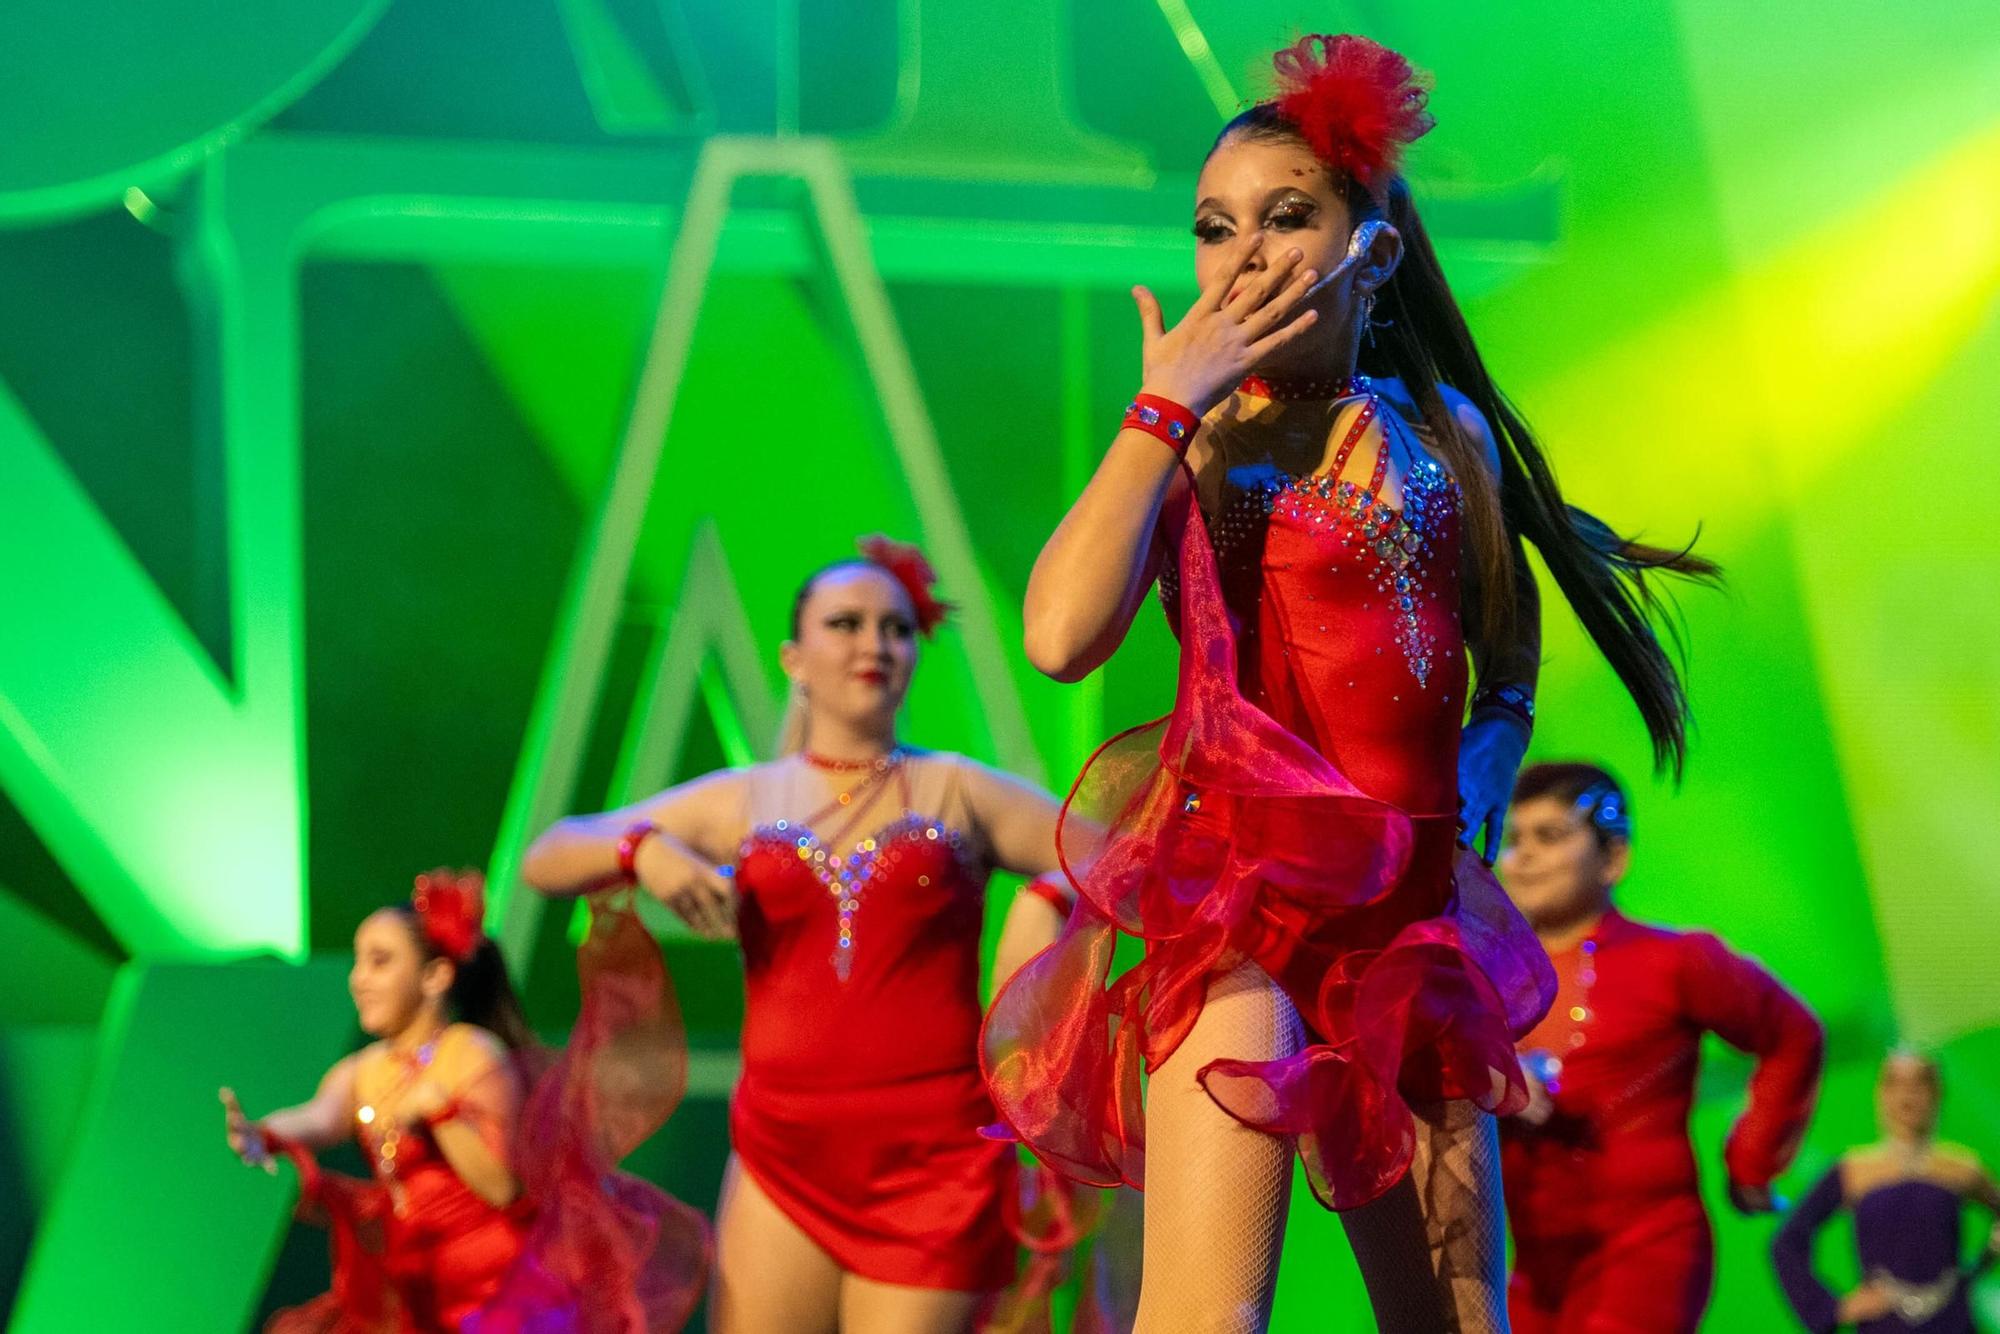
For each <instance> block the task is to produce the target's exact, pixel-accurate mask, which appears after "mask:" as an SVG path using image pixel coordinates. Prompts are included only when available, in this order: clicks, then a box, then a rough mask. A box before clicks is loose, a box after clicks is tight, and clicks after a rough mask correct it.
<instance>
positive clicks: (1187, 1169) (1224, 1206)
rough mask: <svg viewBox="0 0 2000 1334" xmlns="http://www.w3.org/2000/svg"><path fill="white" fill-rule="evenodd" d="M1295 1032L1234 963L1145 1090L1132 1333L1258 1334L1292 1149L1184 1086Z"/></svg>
mask: <svg viewBox="0 0 2000 1334" xmlns="http://www.w3.org/2000/svg"><path fill="white" fill-rule="evenodd" d="M1303 1040H1304V1026H1303V1025H1301V1024H1300V1022H1299V1017H1298V1014H1297V1012H1296V1011H1294V1010H1293V1009H1292V1005H1291V1002H1290V1001H1288V1000H1286V999H1285V996H1284V993H1283V992H1281V991H1279V990H1278V988H1277V987H1276V986H1274V985H1272V983H1271V980H1270V979H1269V978H1268V977H1266V976H1265V975H1264V972H1263V970H1262V969H1260V968H1258V967H1256V965H1254V964H1244V965H1242V966H1240V967H1238V968H1236V969H1235V970H1234V971H1232V972H1229V973H1225V974H1223V975H1222V976H1220V977H1218V978H1216V979H1215V980H1214V981H1212V982H1211V983H1210V984H1209V989H1208V1000H1207V1003H1206V1004H1205V1005H1203V1007H1202V1011H1201V1016H1200V1018H1198V1019H1197V1020H1195V1025H1194V1028H1193V1029H1192V1030H1191V1031H1190V1032H1189V1033H1188V1035H1187V1038H1186V1039H1185V1040H1184V1041H1182V1043H1181V1045H1180V1048H1179V1049H1178V1050H1177V1051H1175V1052H1174V1054H1173V1055H1172V1056H1171V1057H1169V1058H1168V1059H1167V1060H1166V1061H1165V1062H1163V1063H1162V1064H1161V1065H1160V1067H1159V1069H1157V1070H1155V1071H1154V1072H1153V1075H1152V1078H1151V1080H1150V1081H1149V1082H1148V1085H1147V1091H1146V1236H1145V1252H1144V1254H1145V1259H1144V1261H1143V1265H1142V1273H1143V1279H1142V1281H1141V1287H1140V1294H1139V1320H1138V1323H1137V1324H1136V1325H1135V1326H1133V1332H1134V1334H1262V1332H1263V1330H1264V1328H1265V1327H1266V1325H1267V1324H1268V1323H1269V1321H1270V1317H1271V1294H1272V1291H1273V1289H1274V1288H1275V1287H1276V1285H1277V1277H1278V1250H1279V1247H1280V1246H1281V1245H1282V1243H1283V1242H1284V1236H1285V1211H1286V1208H1287V1207H1288V1205H1289V1204H1290V1200H1291V1192H1292V1146H1291V1144H1290V1143H1289V1142H1288V1141H1286V1140H1284V1139H1281V1138H1278V1137H1277V1136H1274V1135H1266V1134H1264V1133H1263V1132H1261V1131H1256V1130H1250V1129H1248V1128H1246V1127H1245V1126H1243V1125H1241V1124H1240V1123H1238V1122H1237V1121H1236V1120H1235V1119H1234V1118H1233V1117H1231V1116H1230V1115H1229V1114H1228V1113H1226V1112H1224V1111H1223V1110H1222V1109H1221V1108H1220V1107H1217V1106H1216V1105H1215V1102H1214V1101H1213V1100H1212V1099H1211V1098H1210V1097H1209V1096H1208V1093H1207V1091H1206V1090H1204V1089H1203V1088H1202V1087H1201V1085H1200V1084H1198V1083H1196V1082H1195V1073H1196V1072H1197V1071H1199V1070H1200V1069H1201V1068H1202V1066H1204V1065H1206V1064H1207V1063H1208V1062H1210V1061H1212V1060H1215V1059H1217V1058H1218V1057H1235V1058H1238V1059H1243V1060H1272V1059H1275V1058H1277V1057H1280V1056H1285V1055H1289V1054H1290V1053H1292V1052H1294V1051H1296V1050H1297V1049H1298V1048H1299V1046H1300V1044H1301V1043H1302V1042H1303Z"/></svg>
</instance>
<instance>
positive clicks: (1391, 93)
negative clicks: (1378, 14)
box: [1271, 33, 1437, 198]
mask: <svg viewBox="0 0 2000 1334" xmlns="http://www.w3.org/2000/svg"><path fill="white" fill-rule="evenodd" d="M1271 65H1272V67H1273V68H1275V69H1276V70H1277V72H1278V96H1277V97H1276V98H1275V99H1274V101H1275V103H1276V106H1277V109H1278V114H1279V115H1280V116H1283V117H1284V118H1285V119H1286V120H1288V121H1290V122H1291V123H1292V124H1294V125H1296V126H1298V129H1299V133H1300V134H1301V135H1303V136H1304V137H1305V141H1306V143H1307V144H1309V145H1310V146H1311V147H1312V150H1313V152H1314V154H1316V155H1317V156H1318V157H1319V159H1320V161H1322V162H1324V163H1326V164H1327V165H1328V166H1330V167H1334V168H1337V169H1338V170H1340V171H1342V172H1345V173H1346V174H1347V175H1348V176H1350V177H1352V178H1353V179H1354V180H1356V181H1358V182H1360V183H1361V186H1362V188H1364V189H1365V190H1367V191H1368V192H1369V193H1370V194H1371V195H1375V196H1377V197H1378V198H1379V197H1380V196H1381V194H1382V192H1383V191H1384V190H1385V189H1387V187H1388V184H1389V181H1390V178H1391V177H1393V176H1394V175H1395V174H1396V172H1397V171H1398V170H1399V169H1400V168H1401V166H1402V158H1403V150H1404V149H1405V148H1407V147H1408V146H1409V145H1410V144H1412V143H1414V142H1415V141H1416V140H1418V139H1420V138H1422V137H1423V136H1424V135H1426V134H1428V133H1429V132H1430V129H1431V127H1432V126H1433V125H1435V124H1437V121H1436V119H1435V118H1434V117H1433V116H1432V115H1431V114H1430V113H1429V112H1428V111H1425V110H1424V103H1425V102H1426V101H1428V100H1429V98H1430V79H1429V77H1428V76H1427V75H1423V74H1419V73H1418V72H1417V70H1416V68H1415V67H1414V66H1412V65H1411V64H1410V62H1409V61H1407V60H1405V59H1404V58H1403V57H1402V56H1400V55H1398V54H1397V53H1396V52H1394V51H1391V50H1390V49H1389V48H1388V47H1386V46H1383V45H1382V44H1381V43H1379V42H1371V41H1369V40H1368V39H1367V38H1366V37H1356V36H1354V35H1352V34H1349V33H1343V34H1341V35H1340V36H1337V37H1332V36H1328V35H1326V34H1325V33H1314V34H1313V35H1312V36H1310V37H1302V38H1300V39H1299V40H1298V41H1297V42H1296V43H1294V44H1293V45H1291V46H1288V47H1286V48H1285V49H1284V50H1282V51H1280V52H1278V54H1277V55H1275V56H1273V57H1271Z"/></svg>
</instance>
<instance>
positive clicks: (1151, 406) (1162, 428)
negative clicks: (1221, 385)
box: [1122, 394, 1201, 454]
mask: <svg viewBox="0 0 2000 1334" xmlns="http://www.w3.org/2000/svg"><path fill="white" fill-rule="evenodd" d="M1200 427H1201V418H1200V417H1197V416H1196V415H1195V414H1194V413H1193V412H1191V411H1189V410H1188V409H1187V408H1184V407H1182V406H1181V405H1180V404H1178V403H1176V402H1174V401H1173V400H1172V399H1171V398H1161V397H1160V396H1159V395H1158V394H1140V395H1138V396H1137V397H1136V398H1134V399H1133V400H1132V404H1131V406H1130V407H1128V408H1126V409H1125V423H1124V426H1123V428H1122V429H1124V430H1128V431H1144V432H1145V433H1146V434H1147V435H1150V436H1153V437H1155V438H1156V439H1159V440H1162V441H1164V442H1166V445H1167V447H1168V448H1169V449H1171V450H1173V451H1174V453H1176V454H1185V453H1187V448H1188V446H1189V445H1191V444H1193V443H1194V433H1195V431H1197V430H1198V429H1200Z"/></svg>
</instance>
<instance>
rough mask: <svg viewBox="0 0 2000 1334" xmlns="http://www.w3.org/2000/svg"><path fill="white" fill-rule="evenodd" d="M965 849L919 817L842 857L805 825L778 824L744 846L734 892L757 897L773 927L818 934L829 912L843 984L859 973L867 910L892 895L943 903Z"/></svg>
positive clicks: (961, 874) (959, 876) (961, 875)
mask: <svg viewBox="0 0 2000 1334" xmlns="http://www.w3.org/2000/svg"><path fill="white" fill-rule="evenodd" d="M963 852H964V840H963V839H962V838H961V837H960V836H959V835H958V834H957V833H956V832H954V831H952V830H950V829H947V828H945V826H943V825H942V824H940V823H938V822H937V821H935V820H929V819H925V818H924V817H922V816H918V815H904V816H903V817H902V818H900V819H898V820H896V821H895V822H893V823H891V824H890V825H888V826H887V827H886V828H884V829H882V830H880V831H879V832H877V833H875V834H873V835H871V836H870V837H868V838H864V839H862V840H861V841H860V842H859V843H856V844H855V845H854V846H853V847H852V848H849V849H848V850H847V851H845V852H837V851H834V850H832V849H830V848H827V847H826V846H825V845H824V844H822V843H821V842H820V839H819V835H818V834H816V833H814V832H813V831H812V830H811V829H808V828H806V827H805V826H804V825H802V824H797V823H794V822H791V821H786V820H778V821H775V822H773V823H771V824H767V825H761V826H759V827H758V828H757V829H756V830H755V831H754V832H753V833H752V834H751V835H750V838H749V839H748V840H747V841H746V842H745V844H744V848H743V853H742V856H741V857H740V858H739V859H738V863H737V871H736V878H737V889H738V890H739V892H741V893H743V894H745V895H746V896H755V898H756V900H757V907H758V911H759V915H760V916H761V918H762V920H763V922H764V923H765V924H767V925H768V926H769V927H770V929H772V930H776V931H789V930H816V929H819V926H818V925H815V924H816V923H820V924H823V923H822V919H824V918H825V917H827V916H829V915H830V916H831V917H832V919H833V920H832V922H831V924H830V925H831V928H832V929H831V930H830V931H829V932H828V934H829V936H830V937H831V941H832V944H831V950H832V952H831V954H830V955H829V961H830V962H831V963H832V965H833V969H834V972H835V974H836V975H837V976H838V977H839V978H840V979H841V980H842V981H845V980H846V979H847V978H848V977H850V976H851V975H852V973H853V969H854V951H855V940H856V932H857V930H859V929H860V926H861V922H862V910H863V905H864V904H865V903H867V902H869V901H870V900H873V899H878V898H881V897H883V896H891V895H893V896H898V897H911V898H914V899H917V900H919V901H921V900H927V899H929V900H937V901H943V900H944V899H945V897H946V895H947V891H949V890H950V889H951V888H952V887H953V886H954V885H955V884H956V883H957V882H959V881H962V880H964V879H966V878H968V877H967V868H965V867H964V866H963V865H962V857H963ZM931 891H936V892H935V893H932V892H931Z"/></svg>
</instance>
